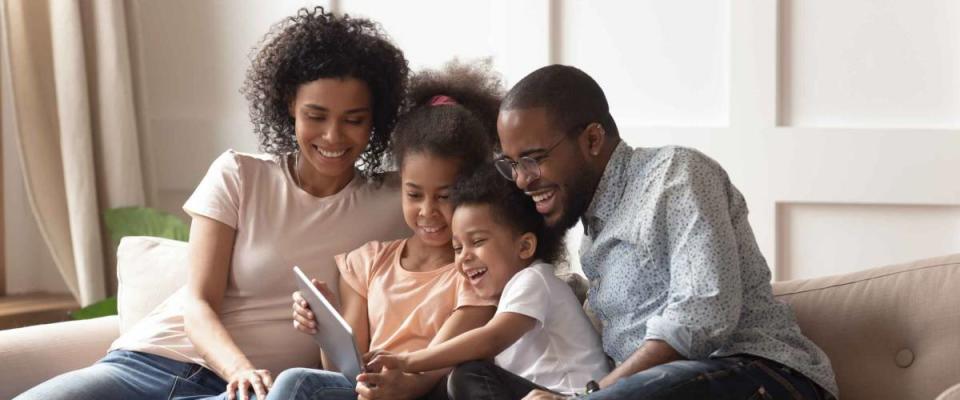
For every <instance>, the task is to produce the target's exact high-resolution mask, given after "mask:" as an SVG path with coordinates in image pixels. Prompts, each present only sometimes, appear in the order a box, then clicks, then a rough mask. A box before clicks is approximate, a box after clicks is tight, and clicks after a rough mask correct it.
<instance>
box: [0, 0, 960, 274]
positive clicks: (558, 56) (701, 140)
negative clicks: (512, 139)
mask: <svg viewBox="0 0 960 400" xmlns="http://www.w3.org/2000/svg"><path fill="white" fill-rule="evenodd" d="M333 3H334V4H333V5H334V6H335V8H336V9H337V11H340V12H347V13H350V14H357V15H363V16H369V17H371V18H374V19H376V20H378V21H380V22H381V23H382V24H383V26H384V28H385V29H386V30H387V31H388V33H390V34H391V35H392V36H393V38H394V39H395V40H396V42H397V43H398V45H399V46H400V47H401V48H403V49H404V50H405V51H406V54H407V56H408V58H409V59H410V62H411V66H413V67H414V68H420V67H424V66H429V67H437V66H439V65H440V64H442V63H443V62H444V61H446V60H448V59H450V58H452V57H454V56H460V57H464V58H473V57H482V56H492V57H493V58H494V59H493V61H494V66H495V68H496V69H497V70H499V71H500V72H501V73H502V74H503V77H504V80H505V82H506V83H507V84H508V85H509V84H512V83H514V82H516V81H517V80H518V79H520V78H521V77H522V76H524V75H525V74H526V73H527V72H529V71H531V70H533V69H534V68H536V67H539V66H542V65H546V64H548V63H553V62H559V63H565V64H573V65H576V66H579V67H581V68H583V69H584V70H586V71H587V72H588V73H590V74H591V75H592V76H594V78H596V79H597V81H599V82H600V84H601V85H602V86H603V87H604V89H605V91H606V93H607V95H608V98H609V99H610V101H611V105H612V111H613V114H614V117H615V118H616V119H617V121H618V123H619V125H620V127H621V131H622V134H623V137H624V139H625V140H626V141H627V142H628V143H629V144H631V145H633V146H658V145H664V144H678V145H684V146H691V147H695V148H698V149H701V150H703V151H704V152H706V153H707V154H708V155H710V156H711V157H713V158H715V159H717V160H718V161H719V162H720V163H721V164H723V165H724V166H725V167H726V168H727V170H728V172H729V173H730V176H731V178H732V180H733V181H734V183H735V184H736V185H737V186H738V187H739V188H740V190H741V191H742V192H743V193H744V195H745V196H746V198H747V201H748V204H749V205H750V207H751V221H752V223H753V227H754V231H755V233H756V235H757V238H758V242H759V243H760V246H761V249H762V251H763V252H764V254H766V256H767V259H768V260H769V261H770V263H771V266H772V267H774V270H775V273H776V275H777V277H778V278H780V279H785V278H798V277H808V276H814V275H822V274H826V273H833V272H843V271H851V270H856V269H860V268H865V267H871V266H876V265H878V264H884V263H894V262H899V261H905V260H907V259H911V258H918V257H925V256H933V255H937V254H941V253H947V252H960V188H958V187H960V185H958V180H957V178H956V171H960V119H958V114H957V112H956V110H957V109H958V107H960V32H958V30H960V28H958V27H960V3H957V2H955V1H952V0H930V1H926V2H922V3H917V2H913V1H910V0H890V1H885V2H876V1H872V0H844V1H841V2H836V1H832V0H779V1H776V0H676V1H671V2H664V1H656V0H637V1H633V2H621V1H612V0H591V1H585V0H553V1H551V0H529V1H508V0H492V1H484V2H477V1H463V0H455V1H442V0H411V1H403V2H397V1H386V0H383V1H378V0H337V1H334V2H333ZM127 4H129V5H130V7H131V9H130V10H129V15H130V16H131V17H132V21H131V26H132V28H131V29H132V33H133V36H134V40H135V42H136V47H137V48H136V50H137V52H136V53H135V54H138V55H139V58H138V60H135V61H136V65H137V71H136V75H137V76H138V77H139V80H138V82H137V84H138V88H139V89H140V90H139V95H140V96H141V98H140V104H139V106H140V110H141V114H142V118H143V121H141V122H142V125H143V134H144V136H145V140H144V142H143V143H144V146H145V149H146V151H145V152H144V153H145V156H146V157H145V158H146V161H147V163H148V165H147V170H148V175H149V176H148V182H150V191H151V192H152V196H151V197H152V198H153V199H154V204H155V205H157V206H159V207H160V208H163V209H166V210H168V211H172V212H179V207H180V205H181V204H182V202H183V201H184V200H185V199H186V197H187V196H188V195H189V193H190V192H191V191H192V189H193V187H194V186H195V185H196V183H197V182H198V181H199V179H200V178H201V177H202V175H203V173H204V172H205V170H206V168H207V166H208V165H209V163H210V161H211V160H213V158H214V157H216V156H217V155H218V154H219V153H220V152H222V151H224V150H225V149H227V148H235V149H238V150H243V151H254V150H255V149H256V141H255V138H254V136H253V134H252V132H251V130H250V124H249V122H248V119H247V113H246V109H247V108H246V104H245V102H244V101H243V99H242V97H241V96H240V94H239V93H238V89H239V87H240V84H241V83H242V81H243V76H244V73H245V70H246V68H247V65H248V58H247V56H248V54H249V52H250V50H251V49H252V48H253V46H254V45H255V44H256V43H257V41H258V40H259V38H260V37H261V36H262V35H263V34H264V33H265V32H266V31H267V29H268V27H269V26H270V25H271V24H272V23H274V22H276V21H278V20H279V19H281V18H282V17H284V16H286V15H289V14H291V13H293V12H294V11H295V10H296V9H297V8H298V7H300V6H301V5H305V4H326V2H319V3H318V2H309V1H294V0H286V1H270V2H265V1H259V0H239V1H227V0H206V1H193V0H170V1H162V2H160V1H149V0H134V1H131V2H128V3H127ZM5 158H6V157H5ZM8 197H11V196H8ZM8 203H9V200H8ZM8 206H9V204H8ZM15 214H16V212H15V211H14V212H8V214H7V215H8V216H12V215H15ZM9 218H10V217H8V219H9ZM578 232H579V231H578V230H576V229H575V230H574V231H572V235H571V243H572V244H573V245H575V244H576V242H577V240H578V235H579V233H578ZM9 238H10V235H8V241H9V240H11V239H9ZM823 243H829V244H830V245H829V246H823V245H821V244H823ZM11 248H16V246H11V245H10V243H8V249H11ZM880 250H884V251H880ZM8 254H9V251H8Z"/></svg>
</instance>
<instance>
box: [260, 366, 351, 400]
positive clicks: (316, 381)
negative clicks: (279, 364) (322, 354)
mask: <svg viewBox="0 0 960 400" xmlns="http://www.w3.org/2000/svg"><path fill="white" fill-rule="evenodd" d="M311 399H318V400H319V399H323V400H328V399H330V400H332V399H344V400H356V399H357V392H356V390H355V389H354V385H353V384H352V383H350V381H349V380H348V379H347V378H346V377H344V376H343V374H341V373H339V372H331V371H324V370H320V369H311V368H290V369H288V370H286V371H283V372H281V373H280V375H277V379H274V380H273V388H271V389H270V393H268V394H267V399H266V400H311Z"/></svg>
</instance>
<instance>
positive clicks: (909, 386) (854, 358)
mask: <svg viewBox="0 0 960 400" xmlns="http://www.w3.org/2000/svg"><path fill="white" fill-rule="evenodd" d="M773 289H774V294H775V295H776V296H777V297H778V298H779V299H780V300H783V301H786V302H787V303H788V304H790V306H791V307H792V308H793V310H794V312H795V313H796V316H797V320H798V322H799V324H800V328H801V329H802V330H803V333H804V334H806V335H807V337H809V338H810V339H811V340H813V341H814V342H815V343H817V345H819V346H820V348H822V349H823V350H824V351H825V352H826V353H827V355H829V356H830V361H831V362H832V363H833V368H834V371H835V372H836V374H837V384H838V385H839V386H840V396H841V398H845V399H875V400H882V399H897V400H908V399H932V398H935V397H936V396H937V395H938V394H940V392H942V391H944V390H945V389H947V388H948V387H950V386H951V385H953V384H956V383H957V381H958V380H960V361H958V360H960V254H956V255H952V256H946V257H940V258H933V259H928V260H922V261H917V262H913V263H908V264H902V265H895V266H889V267H883V268H876V269H871V270H867V271H861V272H855V273H852V274H845V275H836V276H829V277H823V278H816V279H808V280H796V281H788V282H777V283H775V284H774V287H773Z"/></svg>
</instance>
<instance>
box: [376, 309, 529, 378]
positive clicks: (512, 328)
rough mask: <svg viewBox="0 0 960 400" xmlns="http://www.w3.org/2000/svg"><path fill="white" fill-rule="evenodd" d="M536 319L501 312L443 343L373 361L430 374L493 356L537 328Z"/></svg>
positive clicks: (382, 356)
mask: <svg viewBox="0 0 960 400" xmlns="http://www.w3.org/2000/svg"><path fill="white" fill-rule="evenodd" d="M536 325H537V320H536V319H534V318H531V317H528V316H526V315H522V314H517V313H512V312H504V313H500V314H497V315H496V316H494V317H493V319H491V320H490V322H489V323H487V324H486V325H484V326H482V327H479V328H477V329H474V330H472V331H469V332H466V333H464V334H462V335H459V336H457V337H455V338H452V339H450V340H447V341H445V342H443V343H440V344H437V345H434V346H430V347H428V348H426V349H423V350H419V351H414V352H411V353H406V354H381V355H378V356H377V357H376V358H374V360H373V364H376V363H380V364H381V365H384V366H386V367H387V368H396V369H400V370H403V371H406V372H422V371H431V370H435V369H440V368H447V367H452V366H455V365H457V364H461V363H464V362H467V361H472V360H483V359H490V358H493V357H495V356H496V355H497V354H500V352H502V351H504V350H506V349H507V348H508V347H510V345H512V344H513V343H515V342H516V341H517V340H519V339H520V338H521V337H522V336H523V335H524V334H526V333H527V332H529V331H530V330H531V329H533V328H534V327H536Z"/></svg>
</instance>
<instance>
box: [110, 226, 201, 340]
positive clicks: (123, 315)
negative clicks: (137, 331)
mask: <svg viewBox="0 0 960 400" xmlns="http://www.w3.org/2000/svg"><path fill="white" fill-rule="evenodd" d="M186 282H187V243H186V242H181V241H178V240H170V239H163V238H157V237H151V236H127V237H124V238H123V239H121V240H120V246H119V247H118V248H117V283H118V285H117V286H118V287H117V311H118V313H119V314H120V333H121V334H123V333H124V332H126V331H127V329H129V328H130V327H131V326H133V325H134V324H136V323H137V321H140V320H141V319H142V318H143V317H144V316H146V315H147V314H148V313H150V311H152V310H153V309H154V308H155V307H156V306H157V305H159V304H160V303H161V302H163V300H165V299H166V298H167V297H169V296H170V295H171V294H172V293H173V292H175V291H177V289H179V288H180V287H182V286H183V285H184V284H185V283H186Z"/></svg>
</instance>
